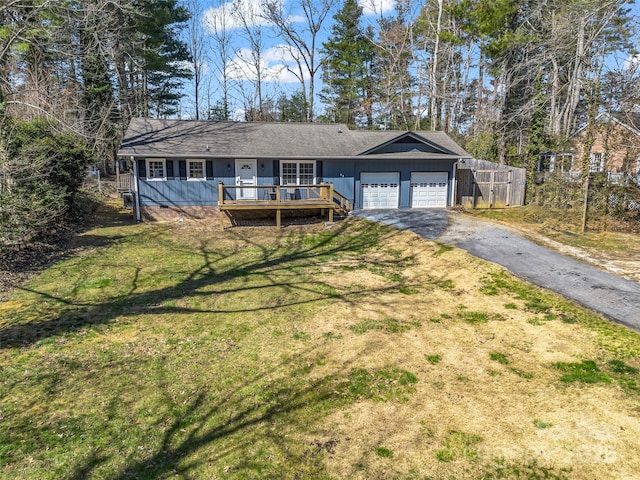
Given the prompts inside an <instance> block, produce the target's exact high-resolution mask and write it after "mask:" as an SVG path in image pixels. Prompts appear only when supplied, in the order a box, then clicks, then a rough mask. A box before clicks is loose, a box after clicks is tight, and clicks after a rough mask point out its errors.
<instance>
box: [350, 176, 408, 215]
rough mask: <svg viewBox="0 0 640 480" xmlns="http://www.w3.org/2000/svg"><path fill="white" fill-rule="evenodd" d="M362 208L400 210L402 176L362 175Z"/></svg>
mask: <svg viewBox="0 0 640 480" xmlns="http://www.w3.org/2000/svg"><path fill="white" fill-rule="evenodd" d="M360 183H361V184H362V208H363V209H365V208H398V200H399V199H400V174H399V173H397V172H395V173H393V172H392V173H362V174H361V175H360Z"/></svg>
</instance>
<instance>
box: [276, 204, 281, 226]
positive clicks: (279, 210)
mask: <svg viewBox="0 0 640 480" xmlns="http://www.w3.org/2000/svg"><path fill="white" fill-rule="evenodd" d="M276 227H277V228H281V227H282V210H281V209H280V208H276Z"/></svg>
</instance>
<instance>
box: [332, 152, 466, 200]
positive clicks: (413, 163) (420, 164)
mask: <svg viewBox="0 0 640 480" xmlns="http://www.w3.org/2000/svg"><path fill="white" fill-rule="evenodd" d="M454 163H455V162H453V161H442V160H393V159H371V158H367V157H363V158H362V159H358V160H356V161H353V160H347V161H340V160H325V161H324V181H325V182H329V183H333V185H334V189H335V190H336V191H337V192H339V193H341V194H342V195H344V196H345V197H347V198H348V199H349V201H350V202H351V203H352V204H353V205H354V207H355V208H356V209H361V208H362V192H361V187H360V175H361V174H362V173H363V172H364V173H374V172H399V173H400V208H408V207H409V206H410V205H411V194H410V192H411V172H425V173H426V172H446V173H447V174H448V175H449V195H448V197H447V205H449V206H450V198H451V192H452V191H453V188H454V175H453V164H454ZM343 175H344V176H343Z"/></svg>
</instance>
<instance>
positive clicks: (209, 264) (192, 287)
mask: <svg viewBox="0 0 640 480" xmlns="http://www.w3.org/2000/svg"><path fill="white" fill-rule="evenodd" d="M346 229H347V226H346V225H344V224H343V225H341V226H340V227H339V228H337V229H335V230H333V231H332V232H330V233H328V234H327V235H325V236H324V238H322V240H321V241H319V242H316V243H311V242H308V241H307V242H305V240H304V239H305V237H304V236H300V237H299V238H298V241H297V243H295V244H292V243H291V242H290V238H289V239H285V240H286V241H289V243H287V244H286V245H277V246H276V247H274V248H272V247H265V246H264V245H260V244H259V243H258V242H255V241H251V240H249V239H247V238H246V236H243V235H242V234H235V235H236V239H237V241H238V243H239V244H241V245H242V248H248V247H251V248H255V249H259V251H260V254H259V256H258V258H255V257H252V258H250V259H248V260H247V261H246V262H244V263H239V264H238V263H233V264H232V266H228V267H225V266H220V264H221V263H222V261H223V260H225V259H226V255H224V254H223V252H221V253H216V252H215V251H212V250H210V249H209V247H208V245H207V242H206V241H202V242H201V245H200V256H201V258H202V264H201V265H200V266H199V267H198V268H196V269H195V270H193V271H192V272H190V273H189V274H188V275H187V277H186V278H185V279H184V280H181V281H179V282H177V283H176V284H175V285H171V286H168V287H163V288H159V289H156V290H152V291H147V292H137V289H138V287H137V282H138V276H139V270H137V271H136V273H135V274H134V278H133V280H132V282H131V287H130V288H129V290H128V292H127V293H126V294H123V295H119V296H117V297H115V298H111V299H109V300H107V301H102V302H98V303H77V302H74V301H72V300H68V299H65V298H63V297H61V296H56V295H52V294H50V293H47V292H41V291H36V290H33V289H29V288H27V287H20V288H21V289H22V290H24V291H28V292H31V293H35V294H37V295H40V296H41V297H42V298H43V299H45V300H46V301H47V303H48V304H49V305H47V306H46V308H45V309H44V310H43V311H41V312H38V314H39V315H42V316H43V317H46V316H47V315H48V312H47V309H48V310H50V311H52V312H53V313H51V314H49V315H53V318H42V319H39V320H32V321H27V322H24V321H23V320H21V319H20V318H19V316H18V318H16V319H14V320H13V322H12V320H11V319H9V322H12V323H7V324H6V326H5V327H3V328H2V329H0V349H7V348H23V347H27V346H30V345H33V344H35V343H37V342H39V341H41V340H44V339H47V338H50V337H55V336H58V335H62V334H68V333H73V332H75V331H78V330H81V329H82V328H84V327H86V326H97V325H102V324H108V323H109V322H111V321H112V320H114V319H115V318H126V317H131V316H138V315H145V314H153V315H158V314H165V313H170V314H194V313H210V314H222V313H242V312H252V311H268V310H277V309H280V308H284V307H289V306H294V305H302V304H309V303H314V302H319V301H322V300H327V299H336V300H339V301H343V302H348V303H349V302H351V301H353V300H352V297H353V298H359V297H361V296H362V295H369V296H370V297H371V298H377V297H376V296H379V294H381V293H384V292H387V291H396V290H397V288H398V287H397V285H391V286H385V287H380V288H374V289H369V290H364V291H363V290H359V291H358V292H357V295H355V294H351V293H338V292H336V291H335V290H334V289H333V288H332V287H331V286H330V285H329V284H327V283H325V282H323V281H320V280H318V281H316V282H314V283H310V282H309V280H308V279H306V278H304V276H300V275H298V274H296V273H295V268H297V267H300V266H304V267H314V266H315V267H322V266H323V262H324V261H326V259H327V258H328V257H331V256H333V255H338V254H343V253H345V252H352V253H358V252H364V251H367V250H369V249H371V248H373V247H375V246H377V245H379V241H380V235H381V234H380V233H379V232H380V231H379V230H378V231H375V232H374V233H370V234H364V235H353V234H352V233H353V232H351V234H349V233H347V234H346V235H343V234H344V233H345V231H346ZM138 235H144V234H143V233H141V234H138ZM109 241H115V240H114V239H111V240H109ZM213 241H215V239H214V240H213ZM191 251H192V250H187V249H185V252H189V253H191ZM404 261H406V259H405V258H394V259H393V260H389V261H388V262H387V265H389V266H394V265H401V264H402V263H403V262H404ZM381 265H383V263H381V262H377V263H376V266H377V267H380V266H381ZM114 268H116V267H115V266H114ZM250 276H259V277H260V279H261V281H262V282H263V284H262V285H260V286H255V285H254V286H247V287H244V286H239V287H225V286H224V283H225V282H228V281H230V280H233V279H236V278H238V277H250ZM216 286H219V288H218V289H217V290H216V289H215V287H216ZM273 288H278V289H280V290H281V291H283V292H284V295H282V296H281V299H280V300H279V301H277V302H273V303H272V304H270V305H269V304H267V303H264V304H262V305H260V306H258V307H251V306H246V305H237V306H233V307H229V308H222V309H200V308H187V307H178V306H168V305H167V302H171V301H177V300H180V299H182V298H185V297H189V298H192V299H193V298H198V297H202V298H206V297H209V296H211V295H228V294H233V293H238V292H241V291H244V290H246V289H251V290H255V289H265V290H268V289H273ZM282 298H284V300H282ZM265 300H266V302H268V301H273V299H270V298H268V297H266V299H265ZM51 304H53V306H52V305H51ZM55 304H58V306H55ZM60 308H62V311H60Z"/></svg>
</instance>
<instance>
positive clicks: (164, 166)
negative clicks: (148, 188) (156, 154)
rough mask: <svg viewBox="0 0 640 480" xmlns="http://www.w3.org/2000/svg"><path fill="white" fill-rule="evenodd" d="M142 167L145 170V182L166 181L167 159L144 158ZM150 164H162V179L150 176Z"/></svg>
mask: <svg viewBox="0 0 640 480" xmlns="http://www.w3.org/2000/svg"><path fill="white" fill-rule="evenodd" d="M144 160H145V161H144V164H145V165H144V167H145V169H146V170H147V177H146V180H147V181H149V182H161V181H164V180H166V179H167V159H166V158H145V159H144ZM151 162H155V163H158V162H162V177H152V176H151Z"/></svg>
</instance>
